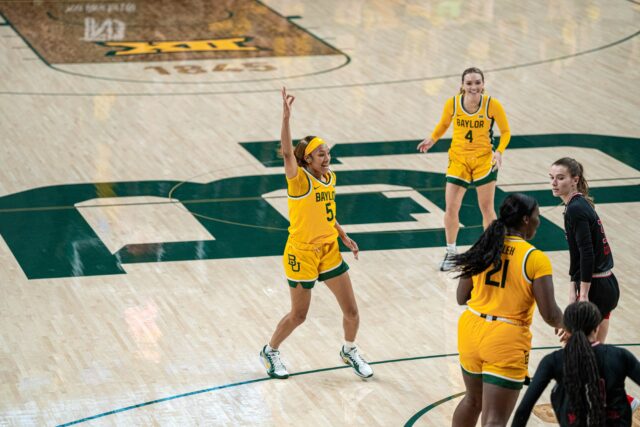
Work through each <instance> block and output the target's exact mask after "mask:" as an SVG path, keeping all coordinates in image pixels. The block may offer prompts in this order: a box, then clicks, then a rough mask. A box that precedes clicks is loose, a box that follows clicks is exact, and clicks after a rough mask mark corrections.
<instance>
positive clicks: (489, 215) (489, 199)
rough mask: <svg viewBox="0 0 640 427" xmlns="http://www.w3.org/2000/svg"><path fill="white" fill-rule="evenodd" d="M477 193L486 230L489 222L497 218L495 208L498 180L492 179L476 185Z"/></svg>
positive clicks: (483, 225)
mask: <svg viewBox="0 0 640 427" xmlns="http://www.w3.org/2000/svg"><path fill="white" fill-rule="evenodd" d="M476 193H477V194H478V205H479V206H480V212H481V213H482V227H483V228H484V229H485V230H486V229H487V227H488V226H489V224H491V222H492V221H493V220H495V219H496V218H497V217H496V210H495V208H494V199H495V194H496V182H495V181H490V182H488V183H486V184H483V185H480V186H478V187H476Z"/></svg>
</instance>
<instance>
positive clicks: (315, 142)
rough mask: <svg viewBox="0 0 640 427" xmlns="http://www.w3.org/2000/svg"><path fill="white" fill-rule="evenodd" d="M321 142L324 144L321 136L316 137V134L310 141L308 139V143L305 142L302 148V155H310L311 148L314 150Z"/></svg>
mask: <svg viewBox="0 0 640 427" xmlns="http://www.w3.org/2000/svg"><path fill="white" fill-rule="evenodd" d="M322 144H324V141H323V140H322V138H318V137H317V136H316V137H315V138H313V139H312V140H311V141H309V143H308V144H307V146H306V147H305V149H304V155H305V156H308V155H310V154H311V153H312V152H313V150H315V149H316V148H318V147H319V146H321V145H322Z"/></svg>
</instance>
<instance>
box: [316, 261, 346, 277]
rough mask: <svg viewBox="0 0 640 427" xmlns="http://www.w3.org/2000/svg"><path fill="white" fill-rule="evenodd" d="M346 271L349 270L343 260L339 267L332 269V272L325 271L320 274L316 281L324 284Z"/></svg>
mask: <svg viewBox="0 0 640 427" xmlns="http://www.w3.org/2000/svg"><path fill="white" fill-rule="evenodd" d="M347 270H349V265H348V264H347V263H346V262H344V260H343V261H342V264H340V266H339V267H337V268H334V269H333V270H330V271H326V272H324V273H320V275H319V276H318V281H319V282H324V281H327V280H329V279H333V278H334V277H338V276H339V275H341V274H342V273H344V272H346V271H347Z"/></svg>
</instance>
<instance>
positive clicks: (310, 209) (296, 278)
mask: <svg viewBox="0 0 640 427" xmlns="http://www.w3.org/2000/svg"><path fill="white" fill-rule="evenodd" d="M324 178H325V181H324V182H323V181H321V180H318V179H316V178H315V177H314V176H313V175H311V174H310V173H309V172H307V171H306V170H305V169H304V168H301V167H298V173H297V174H296V176H295V177H293V178H287V194H288V196H289V222H290V225H289V238H288V240H287V244H286V246H285V250H284V255H283V257H282V264H283V266H284V270H285V273H286V276H287V279H288V281H289V286H291V287H294V288H295V287H296V286H297V285H298V283H300V284H301V285H302V287H304V288H305V289H311V288H313V286H314V284H315V282H316V280H320V281H325V280H327V279H330V278H332V277H336V276H339V275H340V274H342V273H344V272H345V271H347V270H348V269H349V266H348V265H347V263H345V262H344V260H343V259H342V255H341V254H340V250H339V246H338V240H337V239H338V230H337V229H336V228H335V223H336V202H335V183H336V175H335V174H334V173H333V172H332V171H329V173H328V174H327V175H326V176H325V177H324Z"/></svg>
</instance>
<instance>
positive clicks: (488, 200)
mask: <svg viewBox="0 0 640 427" xmlns="http://www.w3.org/2000/svg"><path fill="white" fill-rule="evenodd" d="M491 159H492V153H489V154H488V155H485V156H482V157H480V158H478V166H477V167H476V168H475V169H474V170H473V171H472V172H471V173H472V178H473V183H474V184H475V186H476V193H477V194H478V206H479V207H480V212H481V213H482V227H483V228H484V229H485V230H486V229H487V227H488V226H489V224H491V221H493V220H494V219H496V210H495V207H494V200H495V194H496V180H497V179H498V172H497V171H495V172H494V171H492V168H493V164H492V163H491Z"/></svg>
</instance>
